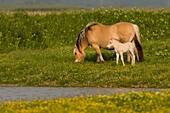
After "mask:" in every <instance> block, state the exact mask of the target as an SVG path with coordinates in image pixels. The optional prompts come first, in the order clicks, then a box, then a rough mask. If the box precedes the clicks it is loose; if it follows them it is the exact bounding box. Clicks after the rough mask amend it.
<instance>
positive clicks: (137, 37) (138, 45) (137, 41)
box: [133, 24, 144, 62]
mask: <svg viewBox="0 0 170 113" xmlns="http://www.w3.org/2000/svg"><path fill="white" fill-rule="evenodd" d="M133 28H134V31H135V38H134V41H135V46H136V48H137V51H138V56H139V61H140V62H143V61H144V55H143V47H142V43H141V39H140V32H139V27H138V26H137V25H135V24H134V25H133Z"/></svg>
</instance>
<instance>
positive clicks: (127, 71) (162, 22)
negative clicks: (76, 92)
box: [0, 9, 170, 88]
mask: <svg viewBox="0 0 170 113" xmlns="http://www.w3.org/2000/svg"><path fill="white" fill-rule="evenodd" d="M111 15H114V16H111ZM76 17H77V19H76ZM109 17H111V18H109ZM0 18H1V20H0V21H1V22H0V24H1V25H0V26H1V27H0V43H1V45H0V47H1V48H0V51H1V54H0V64H1V65H0V69H1V71H0V76H1V79H0V85H15V86H65V87H66V86H73V87H75V86H79V87H83V86H94V87H156V88H157V87H158V88H167V87H170V84H169V81H170V77H169V75H170V62H169V61H170V45H169V43H170V40H169V36H170V32H169V31H170V22H169V18H170V12H169V11H166V10H162V9H161V10H142V9H141V10H140V9H132V10H128V11H126V10H123V9H99V10H92V11H77V12H76V11H73V12H69V13H67V12H63V13H61V14H55V13H52V14H47V15H38V14H36V15H28V14H27V13H26V12H17V13H14V14H11V15H6V14H4V13H1V14H0ZM4 19H6V20H5V21H4ZM90 21H98V22H101V23H103V24H111V23H112V24H113V23H116V22H117V21H129V22H133V23H136V24H137V25H139V28H140V31H141V40H142V43H143V49H144V57H145V61H144V62H142V63H138V62H137V63H136V65H135V66H131V65H130V64H127V65H126V66H125V67H123V66H122V64H121V62H120V64H119V65H118V66H117V65H115V53H114V52H113V51H108V50H104V49H102V53H103V56H104V59H105V60H106V63H105V64H98V63H96V62H95V60H96V56H95V51H94V50H93V49H92V48H91V47H89V48H88V49H87V50H86V57H85V60H84V62H82V63H74V62H73V60H74V56H73V49H74V45H75V42H76V39H77V36H78V34H79V32H80V31H81V29H83V28H84V27H85V25H86V24H87V23H88V22H90ZM85 23H86V24H85Z"/></svg>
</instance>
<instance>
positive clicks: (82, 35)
mask: <svg viewBox="0 0 170 113" xmlns="http://www.w3.org/2000/svg"><path fill="white" fill-rule="evenodd" d="M98 24H99V23H97V22H93V23H89V24H87V26H86V27H85V28H84V29H83V30H82V31H81V32H80V33H79V35H78V39H77V41H76V47H77V49H78V50H79V52H80V53H82V52H81V50H80V47H81V46H82V40H83V38H85V37H86V32H87V31H88V30H92V29H91V27H92V26H95V25H98Z"/></svg>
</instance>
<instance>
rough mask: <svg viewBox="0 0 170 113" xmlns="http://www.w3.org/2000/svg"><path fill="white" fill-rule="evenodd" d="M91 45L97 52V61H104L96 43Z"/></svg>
mask: <svg viewBox="0 0 170 113" xmlns="http://www.w3.org/2000/svg"><path fill="white" fill-rule="evenodd" d="M92 47H93V48H94V49H95V51H96V53H97V62H100V61H101V62H102V63H104V62H105V61H104V59H103V56H102V53H101V50H100V47H99V46H98V45H97V44H92Z"/></svg>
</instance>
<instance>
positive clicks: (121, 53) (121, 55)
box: [120, 52, 125, 66]
mask: <svg viewBox="0 0 170 113" xmlns="http://www.w3.org/2000/svg"><path fill="white" fill-rule="evenodd" d="M120 57H121V60H122V64H123V66H125V63H124V59H123V52H120Z"/></svg>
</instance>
